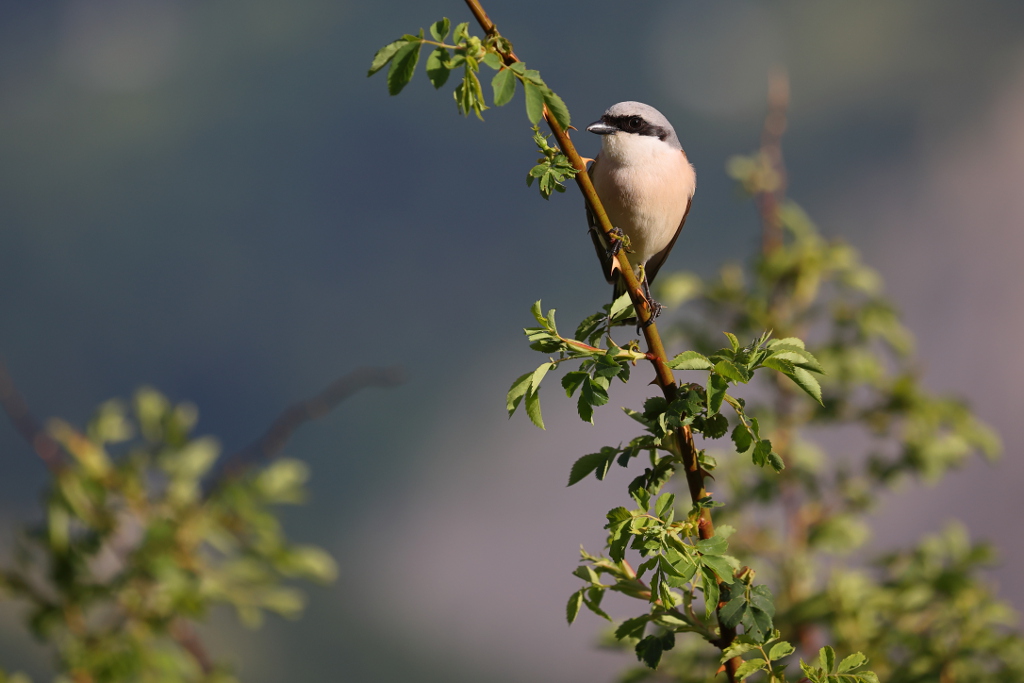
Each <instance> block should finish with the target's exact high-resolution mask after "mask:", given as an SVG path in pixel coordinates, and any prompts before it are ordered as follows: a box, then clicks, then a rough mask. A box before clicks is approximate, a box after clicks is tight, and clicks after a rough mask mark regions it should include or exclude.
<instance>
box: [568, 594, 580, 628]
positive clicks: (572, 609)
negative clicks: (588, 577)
mask: <svg viewBox="0 0 1024 683" xmlns="http://www.w3.org/2000/svg"><path fill="white" fill-rule="evenodd" d="M582 604H583V589H582V588H581V589H579V590H578V591H576V592H575V593H573V594H572V595H570V596H569V603H568V604H567V605H566V606H565V620H566V621H568V622H569V623H570V624H572V622H574V621H576V617H577V616H578V615H579V613H580V605H582Z"/></svg>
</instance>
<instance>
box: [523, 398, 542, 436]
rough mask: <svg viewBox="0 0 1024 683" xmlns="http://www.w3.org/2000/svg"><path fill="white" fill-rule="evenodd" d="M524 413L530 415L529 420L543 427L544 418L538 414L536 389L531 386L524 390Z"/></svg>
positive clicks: (538, 399) (538, 403)
mask: <svg viewBox="0 0 1024 683" xmlns="http://www.w3.org/2000/svg"><path fill="white" fill-rule="evenodd" d="M526 414H527V415H528V416H529V417H530V422H532V423H533V424H535V425H537V427H539V428H541V429H544V418H543V417H541V414H540V396H539V395H538V394H537V390H536V389H533V388H531V389H530V391H528V392H526Z"/></svg>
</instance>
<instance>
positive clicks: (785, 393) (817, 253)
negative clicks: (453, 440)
mask: <svg viewBox="0 0 1024 683" xmlns="http://www.w3.org/2000/svg"><path fill="white" fill-rule="evenodd" d="M729 171H730V173H731V175H732V176H733V177H734V178H735V179H736V180H737V182H738V183H739V185H740V187H741V189H742V190H743V191H744V192H746V193H747V194H749V195H751V196H753V197H755V198H756V199H757V200H758V202H759V204H760V207H761V213H762V219H763V221H764V230H766V231H767V230H773V229H774V230H778V231H779V233H778V234H777V235H776V238H777V241H776V243H775V245H774V246H768V247H766V248H765V249H764V250H763V252H762V253H761V254H759V255H758V256H757V257H756V258H755V259H754V260H753V262H752V263H751V264H750V265H749V266H748V267H746V268H744V267H742V266H740V265H737V264H728V265H726V266H724V267H723V268H722V269H721V270H720V272H719V274H718V276H717V277H715V278H713V279H711V280H709V281H706V282H705V281H703V280H702V279H701V278H699V277H698V276H696V275H694V274H692V273H679V274H675V275H672V276H669V277H667V278H665V280H664V281H663V282H662V283H660V284H661V288H660V294H661V296H662V297H664V299H665V300H666V302H667V303H669V304H670V305H679V304H680V303H683V302H687V304H688V305H687V306H686V307H685V311H686V312H685V314H683V315H682V316H681V318H680V319H679V320H678V321H677V322H676V323H675V324H674V325H672V326H671V327H669V332H668V333H667V334H668V335H670V336H671V338H673V339H674V340H676V341H679V342H685V343H689V344H690V345H692V346H693V347H695V348H696V349H697V350H698V351H701V350H702V351H705V352H707V351H709V350H711V349H713V348H714V347H715V343H716V341H717V339H716V337H717V336H718V335H719V334H720V332H719V330H722V329H732V330H736V331H737V334H739V335H741V336H742V335H753V334H758V333H760V331H761V330H764V329H771V330H774V331H775V333H776V334H778V335H784V336H787V335H799V336H802V337H804V338H806V339H807V340H808V341H807V347H808V349H810V350H811V351H812V352H813V354H814V356H815V357H816V358H818V359H819V360H820V362H821V364H822V366H824V368H825V370H826V374H825V375H824V376H822V378H821V390H822V402H823V406H819V405H815V404H812V403H809V402H807V401H801V400H796V398H797V395H796V394H795V393H794V391H793V387H792V385H791V384H789V383H786V382H780V381H777V379H776V378H765V380H764V381H761V382H760V383H759V384H757V385H756V386H755V387H752V388H753V389H754V390H753V391H752V392H751V393H750V394H749V396H747V402H746V412H747V414H749V415H750V416H751V419H754V418H756V419H757V420H758V422H759V424H760V428H761V431H762V432H763V433H764V434H765V436H766V438H769V439H771V442H772V444H773V447H774V449H775V450H776V451H777V452H778V454H779V455H780V456H781V458H782V459H783V460H784V462H785V465H786V468H785V470H783V471H782V472H781V474H780V475H779V476H778V477H774V476H772V475H771V474H770V473H768V472H766V471H765V470H763V469H759V468H750V467H742V466H741V464H742V463H740V462H739V461H738V460H739V457H738V455H737V454H736V453H735V452H734V451H733V450H731V449H727V450H724V451H719V450H713V451H711V452H710V453H709V454H708V457H713V458H715V460H716V462H717V463H718V465H719V467H718V469H717V470H716V472H715V477H716V481H717V484H716V486H715V488H716V491H719V492H720V494H721V497H722V499H723V500H724V501H726V503H727V504H726V505H725V506H724V507H722V508H721V509H720V510H718V511H717V513H716V517H717V520H718V521H719V522H725V523H726V524H728V525H730V527H731V528H734V529H735V532H734V533H733V534H732V535H731V536H730V538H729V542H730V549H731V551H732V552H733V553H734V554H735V555H736V556H737V557H738V558H739V560H740V561H742V562H744V563H749V564H750V565H751V566H756V567H757V569H758V576H759V578H762V579H764V580H765V582H766V584H767V585H769V586H770V587H771V589H772V594H773V596H774V606H775V613H774V626H775V628H777V629H778V630H779V631H780V632H781V633H784V634H786V635H787V637H789V638H790V639H792V640H793V642H794V646H793V651H794V652H795V653H796V654H798V655H802V656H803V657H804V658H805V659H807V660H808V661H810V662H812V663H811V664H806V663H804V662H801V669H802V674H803V675H804V676H805V677H806V679H807V680H809V681H814V682H817V681H855V680H861V678H857V677H856V676H857V675H859V674H858V673H857V671H858V670H855V667H854V663H855V661H860V660H859V659H857V660H854V659H850V658H847V659H845V660H843V661H845V662H847V668H844V666H843V663H842V662H838V661H837V660H836V658H835V654H834V652H832V653H831V654H829V653H828V652H826V650H829V651H831V648H829V647H826V648H822V649H820V650H819V651H818V657H817V658H815V657H814V652H815V650H817V649H818V648H819V646H820V645H821V644H823V643H830V644H831V646H834V647H835V648H836V649H837V650H839V651H844V652H858V653H862V655H861V656H862V657H866V658H867V660H869V661H870V666H871V669H872V670H873V671H874V672H875V673H876V674H877V676H878V678H879V679H880V680H883V681H890V682H892V683H918V682H920V683H924V682H925V681H929V682H939V683H949V682H953V681H972V682H973V681H982V682H988V681H991V682H993V683H995V682H999V683H1003V682H1005V683H1009V682H1010V681H1021V680H1024V638H1021V635H1020V633H1019V632H1018V631H1016V630H1015V629H1014V628H1013V626H1014V624H1015V623H1016V615H1015V614H1014V613H1013V611H1012V610H1011V609H1010V607H1009V606H1008V605H1007V604H1005V603H1003V602H1001V601H999V600H998V598H997V597H996V596H995V595H993V593H992V591H991V590H990V589H989V588H988V586H987V585H986V582H985V580H984V577H983V576H982V575H981V574H980V570H981V569H983V568H985V567H986V566H990V564H991V562H992V561H993V556H992V552H991V550H990V549H989V547H988V546H987V545H984V544H974V543H972V542H971V541H970V540H969V539H968V537H967V533H966V531H965V530H964V529H963V528H962V527H961V526H958V525H953V526H949V527H947V528H946V529H945V530H944V531H942V532H940V533H937V534H935V535H933V536H929V537H927V538H925V539H923V540H922V541H921V542H920V543H919V544H917V545H916V546H915V547H910V548H907V549H905V550H901V551H899V552H896V553H892V554H889V555H884V556H881V557H874V556H872V555H871V554H869V553H867V552H866V551H865V550H864V548H863V544H864V542H865V541H866V540H867V538H868V536H869V530H868V525H867V519H866V517H867V514H868V513H870V512H871V511H873V510H875V509H876V508H877V503H878V502H879V499H880V498H881V497H882V496H883V495H893V492H894V490H897V489H896V487H897V486H898V485H899V484H900V483H901V482H902V481H904V480H907V479H920V480H924V481H928V482H934V481H936V480H938V479H939V478H941V477H942V476H943V475H945V474H947V473H948V472H949V471H950V470H952V469H953V468H955V467H957V466H959V465H961V464H963V463H964V461H965V460H966V459H967V458H968V457H970V456H972V455H974V454H980V455H983V456H985V457H987V458H994V457H996V455H997V454H998V453H999V451H1000V443H999V439H998V438H997V436H996V435H995V434H994V433H993V432H992V430H991V429H990V428H989V427H987V426H986V425H985V424H984V423H983V422H981V421H980V420H979V419H978V418H977V417H976V416H975V415H974V414H973V413H972V412H971V411H970V409H969V408H968V407H967V406H966V405H965V404H964V403H963V401H961V400H959V399H957V398H955V397H949V396H938V395H935V394H933V393H932V392H929V391H928V390H927V389H926V388H925V387H924V386H923V385H922V383H921V373H920V370H919V368H918V366H917V363H916V362H915V357H914V339H913V335H912V334H911V333H910V332H909V330H907V329H906V328H905V327H904V326H903V324H902V323H901V322H900V319H899V315H898V312H897V311H896V309H895V307H894V306H893V304H892V303H891V302H890V301H889V300H888V299H887V298H886V297H885V294H884V291H883V283H882V280H881V278H880V277H879V275H878V273H876V272H875V271H874V270H872V269H871V268H870V267H868V266H866V265H865V264H864V263H863V262H862V261H861V259H860V256H859V254H858V253H857V252H856V250H855V249H853V248H852V247H850V246H849V245H847V244H845V243H843V242H842V241H840V240H827V239H825V238H824V237H823V236H822V235H821V233H820V232H819V230H818V229H817V227H816V226H815V225H814V224H813V222H812V221H811V220H810V219H809V218H808V216H807V215H806V214H805V213H804V212H803V211H802V210H801V209H800V207H799V206H797V205H796V204H795V203H793V202H790V201H787V200H782V201H781V202H779V203H777V204H776V203H773V202H771V201H768V202H766V201H765V199H766V197H769V196H770V195H772V194H773V193H776V192H777V191H778V187H779V184H778V174H777V172H776V171H775V170H774V169H773V168H772V167H771V164H770V162H769V161H768V159H767V158H766V157H765V156H764V155H763V154H759V155H754V156H751V157H740V158H736V159H733V160H731V161H730V163H729ZM769 242H770V241H767V240H766V244H768V243H769ZM663 326H664V325H663ZM896 495H898V494H896ZM882 521H883V523H887V522H891V523H897V522H898V520H885V519H884V518H883V520H882ZM743 640H744V637H743V636H741V637H740V638H738V639H737V642H740V643H741V644H742V641H743ZM614 642H615V641H614V639H613V638H612V637H611V636H609V641H608V643H607V644H608V645H612V644H613V643H614ZM752 650H754V648H753V647H751V648H748V649H747V650H746V652H751V651H752ZM726 654H738V652H736V651H735V650H733V651H727V653H726ZM751 654H752V655H753V656H751ZM751 654H747V655H746V657H747V662H753V664H752V665H751V666H749V667H748V666H747V665H746V664H745V665H744V667H745V668H744V669H742V672H743V673H751V672H752V671H754V670H758V669H759V668H760V667H759V666H758V665H757V662H760V661H761V659H760V657H761V655H760V654H759V653H758V652H751ZM850 657H854V655H851V656H850ZM721 659H722V658H721V657H719V655H718V653H717V652H715V651H714V650H710V649H708V648H706V647H705V648H701V647H699V643H694V642H688V643H683V644H681V646H680V647H676V648H675V649H673V651H672V652H671V653H667V654H666V656H665V659H664V660H663V662H662V665H661V667H660V668H659V669H658V670H657V671H652V670H651V669H649V668H646V667H636V668H632V669H630V670H628V671H627V672H626V673H625V674H624V675H623V676H622V678H621V680H622V681H648V680H649V681H675V682H679V683H686V682H693V683H696V681H706V680H709V679H710V678H711V676H713V674H714V671H715V670H716V669H717V668H718V666H719V664H720V661H721ZM755 659H756V660H757V662H755V661H754V660H755ZM864 680H868V679H864Z"/></svg>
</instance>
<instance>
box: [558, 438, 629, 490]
mask: <svg viewBox="0 0 1024 683" xmlns="http://www.w3.org/2000/svg"><path fill="white" fill-rule="evenodd" d="M620 452H621V451H620V450H619V449H618V448H612V447H611V446H605V447H604V448H602V449H601V450H600V451H599V452H597V453H588V454H587V455H584V456H583V457H582V458H580V459H578V460H577V461H576V462H575V463H573V466H572V470H571V471H570V472H569V484H568V486H572V485H573V484H575V483H577V482H580V481H582V480H583V479H584V478H585V477H586V476H587V475H588V474H590V473H591V472H594V473H595V476H596V477H597V478H598V479H599V480H603V479H604V478H605V476H606V475H607V474H608V469H609V468H610V467H611V466H612V462H613V461H614V460H615V456H617V455H618V454H619V453H620Z"/></svg>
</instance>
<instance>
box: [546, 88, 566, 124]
mask: <svg viewBox="0 0 1024 683" xmlns="http://www.w3.org/2000/svg"><path fill="white" fill-rule="evenodd" d="M541 91H542V92H543V94H544V104H546V105H548V110H549V111H550V112H551V113H552V114H553V115H554V117H555V121H557V122H558V125H559V126H561V128H562V130H567V129H568V128H569V108H568V107H566V106H565V102H563V101H562V98H561V97H559V96H558V95H556V94H555V92H554V91H553V90H552V89H551V88H549V87H547V86H544V88H542V90H541Z"/></svg>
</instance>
